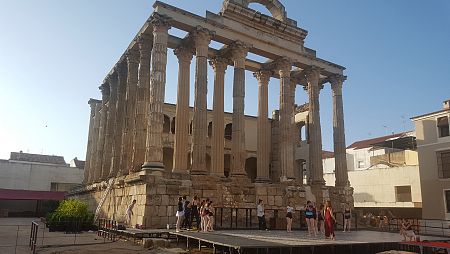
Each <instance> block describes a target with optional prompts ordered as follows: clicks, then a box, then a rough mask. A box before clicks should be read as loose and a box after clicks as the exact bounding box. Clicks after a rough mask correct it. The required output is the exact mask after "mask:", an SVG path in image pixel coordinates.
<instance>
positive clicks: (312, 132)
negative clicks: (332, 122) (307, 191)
mask: <svg viewBox="0 0 450 254" xmlns="http://www.w3.org/2000/svg"><path fill="white" fill-rule="evenodd" d="M305 76H306V82H307V88H308V96H309V115H308V116H309V117H308V120H309V124H308V133H309V140H310V142H309V171H310V184H311V185H325V180H324V179H323V165H322V132H321V129H320V107H319V94H320V89H322V85H321V84H319V78H320V70H319V69H318V68H316V67H312V68H310V69H308V70H306V72H305Z"/></svg>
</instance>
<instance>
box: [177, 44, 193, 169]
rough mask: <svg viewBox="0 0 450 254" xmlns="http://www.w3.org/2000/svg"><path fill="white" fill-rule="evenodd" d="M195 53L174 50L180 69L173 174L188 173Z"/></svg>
mask: <svg viewBox="0 0 450 254" xmlns="http://www.w3.org/2000/svg"><path fill="white" fill-rule="evenodd" d="M193 53H194V52H193V48H191V47H188V46H182V47H179V48H177V49H175V50H174V54H175V55H176V56H177V58H178V66H179V68H178V94H177V106H176V117H175V141H174V153H173V169H172V172H174V173H182V174H187V173H188V151H189V144H188V136H189V90H190V88H189V87H190V84H189V81H190V66H191V60H192V56H193Z"/></svg>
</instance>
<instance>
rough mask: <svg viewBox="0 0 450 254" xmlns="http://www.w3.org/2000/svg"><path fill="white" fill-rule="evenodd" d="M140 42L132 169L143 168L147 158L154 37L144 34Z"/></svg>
mask: <svg viewBox="0 0 450 254" xmlns="http://www.w3.org/2000/svg"><path fill="white" fill-rule="evenodd" d="M138 44H139V79H138V87H137V94H136V109H135V111H136V113H135V114H136V119H135V131H134V134H133V144H134V149H133V156H132V166H131V170H132V171H133V172H136V171H139V170H141V167H142V164H143V163H144V160H145V140H146V136H147V122H148V117H147V116H148V114H147V107H146V105H147V104H148V99H149V98H148V97H149V88H150V57H151V51H152V39H151V38H150V35H148V34H142V35H141V36H140V37H139V40H138Z"/></svg>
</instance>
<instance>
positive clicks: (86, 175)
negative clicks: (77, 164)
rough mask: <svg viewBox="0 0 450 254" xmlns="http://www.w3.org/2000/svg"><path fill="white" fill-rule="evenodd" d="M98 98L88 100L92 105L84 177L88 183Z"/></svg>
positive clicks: (84, 181)
mask: <svg viewBox="0 0 450 254" xmlns="http://www.w3.org/2000/svg"><path fill="white" fill-rule="evenodd" d="M97 102H98V101H97V100H94V99H90V100H89V101H88V104H89V106H90V107H91V114H90V115H89V116H90V117H89V132H88V142H87V149H86V163H85V164H84V179H83V183H84V184H88V183H89V173H90V163H91V160H92V154H91V153H92V149H93V145H92V142H93V139H94V135H95V134H94V122H95V119H94V117H95V109H96V104H97Z"/></svg>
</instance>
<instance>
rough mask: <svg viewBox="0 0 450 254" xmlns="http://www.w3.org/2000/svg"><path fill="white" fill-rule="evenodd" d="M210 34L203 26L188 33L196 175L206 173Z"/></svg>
mask: <svg viewBox="0 0 450 254" xmlns="http://www.w3.org/2000/svg"><path fill="white" fill-rule="evenodd" d="M212 35H213V33H212V32H211V31H209V30H208V29H205V28H203V27H197V28H196V29H195V30H194V31H193V32H192V33H191V34H190V36H191V37H192V39H193V41H194V43H195V60H196V65H195V95H194V117H193V126H192V169H191V174H197V175H202V174H206V137H207V133H208V132H207V124H208V123H207V118H206V113H207V109H206V100H207V98H206V96H207V92H208V91H207V82H208V78H207V75H208V45H209V43H210V41H211V37H212Z"/></svg>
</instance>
